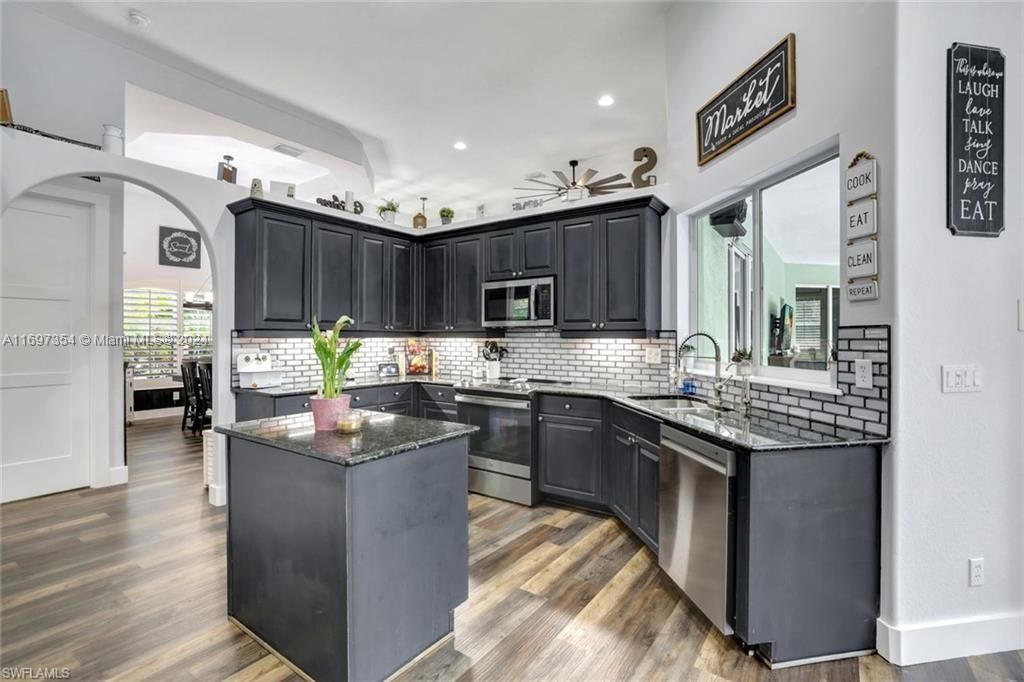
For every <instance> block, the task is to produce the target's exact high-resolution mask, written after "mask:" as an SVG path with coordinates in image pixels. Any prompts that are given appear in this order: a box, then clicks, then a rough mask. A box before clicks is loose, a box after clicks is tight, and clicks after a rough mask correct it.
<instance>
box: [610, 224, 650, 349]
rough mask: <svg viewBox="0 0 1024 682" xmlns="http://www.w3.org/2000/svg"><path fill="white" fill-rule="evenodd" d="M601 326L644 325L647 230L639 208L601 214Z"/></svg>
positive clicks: (638, 326) (639, 326)
mask: <svg viewBox="0 0 1024 682" xmlns="http://www.w3.org/2000/svg"><path fill="white" fill-rule="evenodd" d="M600 234H601V246H600V249H599V255H598V263H599V264H600V268H601V270H600V272H599V275H598V297H599V301H600V302H599V305H598V317H599V319H598V328H599V329H620V330H621V329H643V328H644V321H645V320H644V267H643V266H644V261H643V255H644V243H643V242H644V231H643V222H642V220H641V216H640V214H639V213H636V212H624V213H612V214H608V215H603V216H601V231H600Z"/></svg>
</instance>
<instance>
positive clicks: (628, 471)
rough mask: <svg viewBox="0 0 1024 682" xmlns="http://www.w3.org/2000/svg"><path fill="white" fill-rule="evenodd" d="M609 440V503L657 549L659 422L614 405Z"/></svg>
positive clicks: (640, 535) (628, 524) (607, 470)
mask: <svg viewBox="0 0 1024 682" xmlns="http://www.w3.org/2000/svg"><path fill="white" fill-rule="evenodd" d="M609 441H610V443H611V446H610V448H609V451H608V465H607V467H606V468H605V480H606V482H605V485H606V487H607V489H608V506H609V507H611V509H612V511H613V512H614V513H615V515H616V516H618V517H619V518H620V519H622V521H623V523H625V524H626V525H627V526H629V528H630V529H631V530H632V531H633V532H634V533H636V534H637V535H638V536H639V537H640V539H641V540H643V541H644V542H645V543H646V544H647V546H648V547H650V548H651V549H652V550H654V551H655V552H657V551H658V485H659V480H660V477H659V474H658V466H659V456H660V450H661V446H660V441H661V423H660V422H659V421H657V420H656V419H651V418H649V417H646V416H644V415H642V414H640V413H639V412H635V411H633V410H630V409H628V408H625V407H622V406H620V405H613V406H612V407H611V424H610V428H609Z"/></svg>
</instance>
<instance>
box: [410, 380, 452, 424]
mask: <svg viewBox="0 0 1024 682" xmlns="http://www.w3.org/2000/svg"><path fill="white" fill-rule="evenodd" d="M418 388H419V398H418V400H417V402H418V405H419V413H418V415H417V416H419V417H423V418H424V419H437V420H438V421H446V422H457V421H458V420H459V419H458V407H457V406H456V403H455V389H454V388H452V387H451V386H443V385H441V384H420V385H419V387H418Z"/></svg>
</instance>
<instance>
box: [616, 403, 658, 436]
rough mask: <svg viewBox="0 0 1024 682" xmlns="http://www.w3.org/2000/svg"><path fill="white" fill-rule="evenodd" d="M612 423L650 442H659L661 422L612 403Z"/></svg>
mask: <svg viewBox="0 0 1024 682" xmlns="http://www.w3.org/2000/svg"><path fill="white" fill-rule="evenodd" d="M612 424H614V425H615V426H619V427H621V428H623V429H625V430H626V431H629V432H630V433H632V434H633V435H634V436H639V437H640V438H643V439H644V440H647V441H650V442H651V443H655V444H657V443H660V442H661V422H660V421H658V420H657V419H654V418H652V417H648V416H646V415H643V414H640V413H639V412H637V411H635V410H631V409H629V408H628V407H623V406H622V405H612Z"/></svg>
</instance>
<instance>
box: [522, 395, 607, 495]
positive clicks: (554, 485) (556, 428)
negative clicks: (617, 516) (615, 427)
mask: <svg viewBox="0 0 1024 682" xmlns="http://www.w3.org/2000/svg"><path fill="white" fill-rule="evenodd" d="M537 419H538V421H537V461H538V463H539V468H540V475H539V477H538V488H540V491H541V492H543V493H546V494H548V495H555V496H557V497H561V498H567V499H570V500H576V501H580V502H587V503H590V504H603V503H604V495H603V491H602V476H601V471H602V464H603V461H602V460H603V458H602V452H603V447H602V445H603V443H602V429H601V420H600V419H588V418H584V417H566V416H564V415H556V414H540V415H538V417H537Z"/></svg>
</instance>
